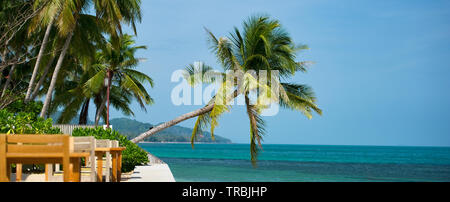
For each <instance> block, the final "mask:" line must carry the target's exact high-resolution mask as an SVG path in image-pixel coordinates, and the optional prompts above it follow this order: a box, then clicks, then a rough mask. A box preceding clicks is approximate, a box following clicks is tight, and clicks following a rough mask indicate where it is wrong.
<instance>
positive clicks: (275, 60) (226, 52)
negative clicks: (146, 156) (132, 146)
mask: <svg viewBox="0 0 450 202" xmlns="http://www.w3.org/2000/svg"><path fill="white" fill-rule="evenodd" d="M206 31H207V33H208V36H209V37H208V38H209V41H210V43H211V50H212V52H213V53H214V54H215V55H216V57H217V59H218V61H219V62H220V63H221V65H222V68H223V70H224V72H223V73H218V74H221V75H222V80H221V79H215V81H216V82H217V81H219V83H220V88H219V90H218V91H217V93H216V95H215V96H214V97H213V98H212V99H211V101H210V102H209V103H208V104H207V105H206V106H205V107H203V108H200V109H198V110H195V111H193V112H190V113H187V114H184V115H182V116H180V117H177V118H176V119H174V120H172V121H169V122H166V123H164V124H161V125H159V126H156V127H154V128H153V129H151V130H149V131H147V132H145V133H143V134H141V135H140V136H138V137H137V138H135V139H133V140H132V141H133V142H135V143H136V142H139V141H142V140H144V139H145V138H147V137H149V136H151V135H153V134H155V133H156V132H158V131H160V130H163V129H165V128H167V127H170V126H172V125H175V124H178V123H180V122H182V121H184V120H187V119H190V118H194V117H197V121H196V123H195V126H194V130H193V134H192V138H191V140H192V145H193V144H194V141H195V139H196V137H197V135H198V134H200V133H201V132H202V130H204V129H205V128H206V127H208V126H209V127H210V128H211V134H212V135H214V129H215V127H216V126H217V125H218V119H219V118H220V116H221V115H222V114H223V113H225V112H229V111H230V109H231V105H230V104H229V103H231V102H230V101H232V100H233V99H236V97H238V96H239V95H241V96H243V97H244V99H245V106H246V108H247V115H248V118H249V120H250V121H249V122H250V153H251V160H252V162H253V163H255V162H256V160H257V154H258V151H259V148H260V147H261V141H262V136H263V134H264V121H263V119H262V117H261V113H262V111H263V110H264V109H266V108H267V107H268V106H269V105H270V104H274V103H275V101H278V102H279V104H280V106H282V107H285V108H287V109H291V110H296V111H300V112H302V113H303V114H304V115H306V116H307V117H308V118H312V113H313V112H316V113H318V114H322V111H321V109H319V108H318V106H317V104H316V97H315V95H314V93H313V91H312V89H311V88H310V87H309V86H307V85H299V84H292V83H287V82H281V80H280V79H279V78H278V79H266V80H267V82H261V80H264V79H262V78H261V77H260V76H259V75H258V74H254V73H253V74H252V72H259V71H261V70H265V71H267V75H268V77H269V78H272V77H273V76H275V75H272V74H271V72H272V70H275V71H276V72H277V73H278V74H279V77H280V78H281V79H283V80H287V79H289V78H290V77H292V76H294V75H295V73H296V72H298V71H300V72H306V70H307V69H306V64H307V62H297V61H296V56H297V53H298V52H299V51H301V50H303V49H306V48H307V46H304V45H296V44H295V43H294V42H293V40H292V38H291V37H290V36H289V35H288V33H287V32H286V31H285V30H284V29H283V28H282V27H281V25H280V23H279V21H277V20H272V19H270V18H269V17H268V16H254V17H250V18H249V19H248V20H247V21H245V22H244V23H243V30H242V32H241V31H240V30H239V29H238V28H234V32H233V33H231V34H230V37H221V38H217V37H215V36H214V34H213V33H212V32H210V31H209V30H206ZM210 69H211V68H210V67H208V66H204V67H203V71H201V72H197V71H195V69H194V68H193V65H190V66H188V68H187V72H188V75H187V79H188V81H189V83H191V84H196V83H197V82H213V81H214V80H213V79H211V78H210V77H209V76H207V77H203V78H202V77H200V78H202V79H200V80H196V79H193V78H195V77H196V76H197V74H199V73H201V74H203V73H204V71H205V70H210ZM230 71H231V72H232V73H230ZM236 72H241V74H239V75H237V76H236V74H235V73H236ZM229 74H233V75H229ZM227 76H229V77H228V78H230V77H231V78H236V79H233V80H231V81H226V79H223V78H227ZM277 92H278V93H277ZM251 93H254V94H256V95H257V96H256V100H255V99H253V102H252V96H250V94H251ZM261 94H265V95H266V96H260V95H261ZM257 145H259V147H258V146H257Z"/></svg>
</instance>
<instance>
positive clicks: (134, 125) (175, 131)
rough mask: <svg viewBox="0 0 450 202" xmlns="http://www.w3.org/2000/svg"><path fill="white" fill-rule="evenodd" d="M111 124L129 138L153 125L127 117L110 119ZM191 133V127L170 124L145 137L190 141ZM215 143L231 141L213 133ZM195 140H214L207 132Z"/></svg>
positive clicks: (149, 139)
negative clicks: (170, 125)
mask: <svg viewBox="0 0 450 202" xmlns="http://www.w3.org/2000/svg"><path fill="white" fill-rule="evenodd" d="M110 123H111V125H112V126H113V129H114V130H117V131H119V132H120V133H122V134H124V135H126V136H128V137H129V138H130V139H132V138H134V137H137V136H138V135H140V134H141V133H143V132H145V131H148V130H149V129H150V128H151V127H153V126H154V125H152V124H149V123H142V122H139V121H136V120H131V119H128V118H118V119H111V121H110ZM191 135H192V129H191V128H186V127H181V126H172V127H170V128H167V129H165V130H163V131H161V132H159V133H157V134H156V135H154V136H152V137H149V138H147V139H145V141H147V142H190V141H191ZM215 139H216V141H215V143H231V140H229V139H226V138H224V137H221V136H218V135H215ZM197 142H211V143H212V142H214V141H213V140H212V139H211V134H210V133H209V132H203V136H202V137H198V139H197Z"/></svg>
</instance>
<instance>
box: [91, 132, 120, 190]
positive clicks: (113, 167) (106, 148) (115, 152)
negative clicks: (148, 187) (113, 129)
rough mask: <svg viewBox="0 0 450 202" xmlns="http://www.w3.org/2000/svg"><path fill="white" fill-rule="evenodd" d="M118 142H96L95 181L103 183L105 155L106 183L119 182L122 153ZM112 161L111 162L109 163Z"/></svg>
mask: <svg viewBox="0 0 450 202" xmlns="http://www.w3.org/2000/svg"><path fill="white" fill-rule="evenodd" d="M123 150H125V148H124V147H119V142H118V141H110V140H97V148H96V149H95V154H96V156H97V181H99V182H102V181H103V156H104V155H106V166H105V168H106V172H107V173H106V175H105V176H106V179H105V180H106V181H107V182H108V181H109V178H110V177H111V181H112V182H120V178H121V169H122V151H123ZM111 161H112V162H111Z"/></svg>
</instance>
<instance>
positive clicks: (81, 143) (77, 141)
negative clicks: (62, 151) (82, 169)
mask: <svg viewBox="0 0 450 202" xmlns="http://www.w3.org/2000/svg"><path fill="white" fill-rule="evenodd" d="M95 146H96V140H95V138H94V137H92V136H89V137H73V147H74V151H75V152H92V151H94V150H95Z"/></svg>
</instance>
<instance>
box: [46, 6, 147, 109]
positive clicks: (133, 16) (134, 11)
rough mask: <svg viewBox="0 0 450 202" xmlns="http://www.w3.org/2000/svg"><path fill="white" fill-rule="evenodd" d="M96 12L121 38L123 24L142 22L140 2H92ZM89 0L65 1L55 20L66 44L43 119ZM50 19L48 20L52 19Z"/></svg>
mask: <svg viewBox="0 0 450 202" xmlns="http://www.w3.org/2000/svg"><path fill="white" fill-rule="evenodd" d="M92 1H93V3H94V8H95V11H96V17H97V18H98V19H101V20H102V22H104V27H107V28H108V30H107V32H108V33H110V34H111V35H112V36H119V34H118V31H119V32H120V33H121V23H122V22H124V23H128V24H132V25H133V27H134V23H135V21H140V20H141V11H140V0H130V1H121V0H92ZM89 2H90V1H87V0H64V2H63V3H62V4H60V5H59V6H60V11H59V14H58V16H57V18H56V19H55V23H56V25H57V27H58V30H59V33H60V35H61V36H65V37H66V39H65V43H64V45H63V47H62V51H61V54H60V56H59V58H58V61H57V64H56V67H55V70H54V72H53V76H52V80H51V83H50V86H49V88H48V91H47V95H46V98H45V101H44V106H43V108H42V111H41V115H40V116H41V117H44V116H45V114H46V113H47V110H48V108H49V105H50V102H51V99H52V95H53V91H54V88H55V84H56V82H57V80H58V74H59V71H60V69H61V67H62V63H63V61H64V57H65V55H66V53H67V50H68V49H69V46H70V43H71V40H72V37H73V35H74V30H75V27H76V25H77V24H78V20H79V17H80V14H82V12H84V11H85V10H87V8H88V6H89ZM56 13H58V12H56ZM54 14H55V13H51V14H50V16H52V17H55V15H54ZM52 17H48V18H50V19H51V18H52Z"/></svg>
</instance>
